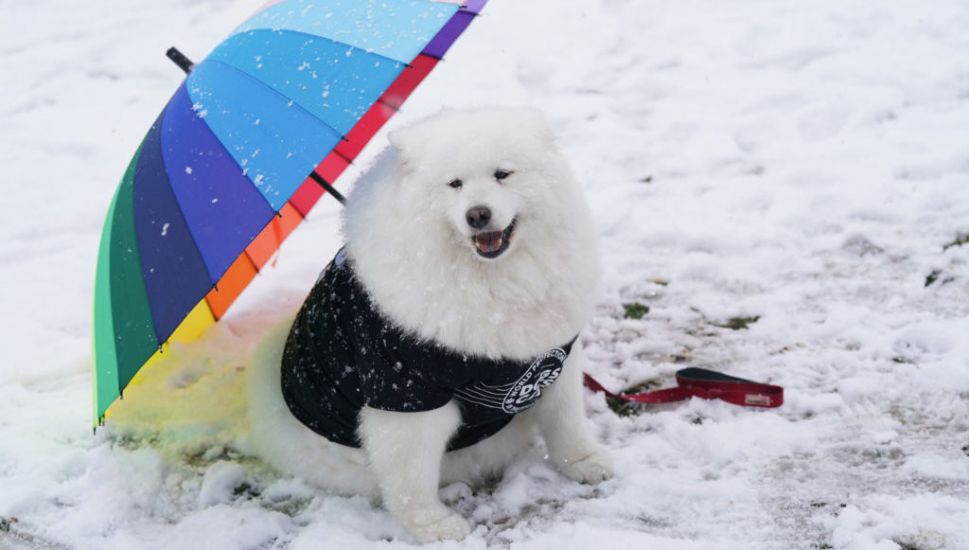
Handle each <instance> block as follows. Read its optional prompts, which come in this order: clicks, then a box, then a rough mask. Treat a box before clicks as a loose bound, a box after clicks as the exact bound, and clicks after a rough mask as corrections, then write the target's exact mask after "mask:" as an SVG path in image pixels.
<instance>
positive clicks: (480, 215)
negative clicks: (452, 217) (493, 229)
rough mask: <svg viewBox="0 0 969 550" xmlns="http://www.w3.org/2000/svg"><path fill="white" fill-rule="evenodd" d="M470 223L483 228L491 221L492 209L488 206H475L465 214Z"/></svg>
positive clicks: (476, 227)
mask: <svg viewBox="0 0 969 550" xmlns="http://www.w3.org/2000/svg"><path fill="white" fill-rule="evenodd" d="M464 216H465V218H466V219H467V220H468V225H470V226H471V227H473V228H475V229H482V228H483V227H484V226H486V225H488V222H490V221H491V209H490V208H488V207H487V206H474V207H472V208H470V209H468V213H467V214H465V215H464Z"/></svg>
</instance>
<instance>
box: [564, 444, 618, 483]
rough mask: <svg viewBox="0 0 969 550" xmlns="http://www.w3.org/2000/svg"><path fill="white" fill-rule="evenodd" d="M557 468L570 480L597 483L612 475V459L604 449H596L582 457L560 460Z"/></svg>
mask: <svg viewBox="0 0 969 550" xmlns="http://www.w3.org/2000/svg"><path fill="white" fill-rule="evenodd" d="M559 470H560V471H561V472H562V473H563V474H565V476H566V477H568V478H569V479H571V480H572V481H578V482H579V483H599V482H600V481H605V480H607V479H609V478H611V477H612V459H611V458H610V457H609V454H608V453H607V452H606V451H605V449H597V450H596V451H595V452H593V453H592V454H590V455H588V456H586V457H584V458H580V459H578V460H564V461H562V463H561V464H560V465H559Z"/></svg>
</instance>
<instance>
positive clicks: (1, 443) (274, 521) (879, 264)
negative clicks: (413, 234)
mask: <svg viewBox="0 0 969 550" xmlns="http://www.w3.org/2000/svg"><path fill="white" fill-rule="evenodd" d="M259 4H261V1H260V0H208V1H205V2H202V1H192V0H166V1H161V2H159V1H155V2H151V1H148V0H99V1H98V2H78V1H76V0H43V1H35V2H18V1H15V0H0V75H2V76H0V167H2V170H0V174H2V176H3V182H2V184H0V185H2V189H3V204H4V206H5V208H4V212H3V219H2V221H0V224H3V225H2V229H3V230H2V233H0V234H2V237H0V265H2V268H0V311H2V315H0V323H2V324H0V334H2V343H3V350H4V360H3V361H2V363H0V517H2V518H3V519H0V548H4V549H6V548H14V549H20V548H92V549H93V548H96V549H107V548H119V549H122V548H123V549H128V548H159V549H161V548H206V549H210V548H226V549H236V548H292V549H303V548H313V549H316V548H334V549H348V548H366V547H371V546H373V547H380V548H402V547H406V546H408V545H409V544H410V543H409V542H408V539H407V538H406V536H405V534H404V532H403V531H402V529H401V528H400V527H398V526H397V525H396V524H394V523H393V522H392V521H391V520H390V517H389V515H388V514H387V513H386V512H384V511H382V510H381V509H380V508H378V507H375V506H373V505H372V504H371V503H370V502H368V501H366V500H363V499H359V498H342V497H335V496H331V495H326V494H322V493H320V492H318V491H316V490H314V489H312V488H310V487H308V486H306V485H305V484H303V483H301V482H300V481H298V480H294V479H287V478H285V477H281V476H279V475H278V474H276V473H274V472H273V471H271V470H270V469H269V468H267V467H266V466H264V465H262V464H260V463H259V462H258V461H256V460H254V459H252V458H251V457H249V456H247V449H246V447H245V443H244V440H245V428H244V425H243V423H242V421H241V415H242V412H241V411H242V406H243V405H242V402H241V400H240V398H239V392H240V382H241V368H242V365H243V364H244V357H245V352H246V350H247V347H248V346H249V345H250V344H251V343H252V342H253V341H254V340H255V339H256V338H258V335H259V333H260V331H261V330H262V329H263V328H264V327H265V326H266V324H267V323H268V322H270V321H271V320H272V319H273V318H274V317H275V316H278V315H279V314H280V312H281V311H284V310H286V309H287V308H292V307H295V306H296V304H298V303H299V302H300V301H301V298H302V296H303V294H304V293H305V292H306V291H307V289H308V288H309V286H310V284H311V283H312V281H313V280H314V278H315V276H316V274H317V272H318V271H319V269H320V268H321V267H322V266H323V265H324V263H325V262H326V261H327V260H328V259H329V258H330V257H331V255H332V253H333V252H334V251H335V250H336V248H337V247H338V246H339V243H340V240H339V236H338V232H337V219H336V216H337V213H338V209H337V207H336V206H335V205H334V204H330V203H327V202H324V203H323V204H321V205H320V207H318V209H317V210H316V211H315V212H314V214H313V215H312V216H311V218H310V219H309V220H308V223H307V224H305V225H304V226H303V227H302V228H301V229H300V230H299V231H298V232H297V234H296V236H295V237H294V238H293V239H292V240H291V241H290V242H289V243H287V245H286V246H284V248H283V250H282V251H281V254H280V256H279V258H278V262H277V264H276V267H275V268H273V269H270V270H268V271H267V272H266V273H265V274H264V275H263V276H261V277H259V279H258V280H257V281H256V283H255V284H254V285H253V286H252V288H251V289H250V291H249V292H248V293H247V294H246V296H245V297H244V298H243V300H242V301H241V302H240V303H239V304H238V305H237V306H236V307H235V309H234V310H233V313H232V314H231V315H230V317H229V318H228V319H227V320H226V321H225V322H223V323H221V324H220V325H218V326H217V328H216V329H214V330H213V331H212V332H211V334H210V336H209V337H208V338H207V339H205V340H203V341H201V342H199V343H197V344H194V345H192V346H187V347H182V348H178V349H176V350H174V353H173V354H172V356H171V357H170V358H169V361H168V362H167V363H165V364H162V365H160V367H159V369H158V370H157V372H155V373H152V376H150V377H149V380H147V381H146V382H145V384H144V385H142V386H141V387H139V388H134V389H132V390H131V391H130V392H129V394H128V395H130V397H128V398H127V399H126V400H125V401H124V403H123V404H122V405H121V407H119V409H118V410H117V411H116V414H115V416H114V421H113V422H112V425H111V426H110V427H109V429H107V430H101V431H99V432H98V434H97V435H96V436H92V434H91V427H90V415H91V413H90V409H91V404H90V399H91V389H90V375H89V369H90V361H91V359H90V351H89V348H90V319H91V313H90V311H91V295H92V285H93V279H94V267H95V259H96V253H97V243H98V237H99V232H100V229H101V224H102V221H103V216H104V213H105V211H106V209H107V206H108V203H109V200H110V197H111V195H112V193H113V191H114V188H115V186H116V184H117V182H118V180H119V178H120V176H121V174H122V172H123V170H124V168H125V166H126V164H127V161H128V159H129V158H130V156H131V154H132V153H133V152H134V148H135V146H136V145H137V143H138V142H139V140H140V139H141V137H142V136H143V134H144V132H145V131H146V129H147V128H148V126H149V124H150V123H151V121H152V120H153V119H154V117H155V116H156V114H157V113H158V111H159V110H160V108H161V107H162V106H163V104H164V103H165V101H167V99H168V97H169V95H170V94H171V93H172V91H173V90H174V88H175V87H176V85H177V84H178V83H179V81H180V78H181V75H180V74H179V71H178V70H177V69H176V68H175V67H174V66H173V65H171V64H170V63H169V62H168V61H167V60H165V59H164V58H163V57H162V52H163V51H164V50H165V48H167V47H168V46H170V45H172V44H177V45H178V46H179V47H180V48H181V49H182V50H183V51H185V52H187V53H189V54H190V55H192V56H194V57H196V58H198V57H202V56H203V55H204V54H205V53H206V52H207V51H208V50H209V49H210V48H211V47H212V46H213V45H214V44H215V43H216V42H217V41H218V40H219V39H221V37H222V36H224V35H225V33H227V32H228V31H229V30H230V29H231V28H232V27H233V26H234V25H235V24H236V23H237V22H239V21H240V20H242V19H243V18H244V17H246V15H247V14H248V13H249V12H251V11H252V10H254V9H255V8H256V7H257V6H258V5H259ZM967 29H969V4H967V3H966V2H961V1H957V0H949V1H946V0H937V1H934V2H925V1H923V0H893V1H885V2H871V1H867V0H824V1H822V0H817V1H813V2H795V1H775V0H763V1H754V0H750V1H743V2H740V1H738V2H716V1H713V0H705V1H700V0H684V1H680V2H663V1H658V0H584V1H583V2H564V1H562V0H529V1H518V0H492V3H491V5H489V6H488V7H487V8H486V10H485V15H484V17H482V18H481V19H480V20H479V21H478V22H477V23H476V24H475V25H474V26H472V27H471V29H470V31H469V33H468V34H467V35H466V36H465V37H463V38H462V40H461V41H460V42H459V43H458V45H457V47H456V48H455V50H453V51H452V52H451V54H450V55H449V58H448V60H447V62H446V63H444V64H443V65H442V66H441V67H439V68H438V70H437V71H436V72H435V73H434V74H433V75H432V76H431V77H430V79H429V80H428V81H427V82H425V84H424V85H423V86H422V87H421V88H420V89H419V90H418V92H417V94H416V95H415V96H414V97H413V98H412V99H411V101H410V102H409V103H408V104H407V105H406V109H405V112H404V113H403V114H402V115H401V116H400V117H399V118H396V119H395V120H394V121H393V122H392V125H391V126H396V125H400V124H402V123H404V122H406V121H408V120H413V119H415V118H417V117H419V116H421V115H423V114H426V113H429V112H432V111H434V110H436V109H437V108H439V107H440V106H441V105H479V104H490V103H502V104H504V103H533V104H539V105H541V106H542V107H543V108H544V109H545V110H546V112H547V113H548V114H549V115H550V118H551V119H552V121H553V123H554V125H555V127H556V129H557V131H558V133H559V135H560V136H561V143H562V145H563V147H564V148H565V149H566V150H567V152H568V153H569V155H570V157H571V158H572V159H573V161H574V163H575V167H576V169H577V171H578V172H579V174H580V175H581V176H582V178H583V179H584V181H585V182H586V184H587V187H588V192H589V196H590V200H591V202H592V205H593V207H594V210H595V213H596V216H597V221H598V223H599V230H600V235H601V242H602V249H603V255H604V258H603V259H604V263H605V280H604V285H603V292H602V298H601V302H600V303H601V305H600V307H599V310H598V315H597V317H596V318H595V319H594V321H593V322H592V323H591V325H590V326H589V328H588V330H587V331H586V332H585V334H584V335H583V339H584V341H585V342H586V344H587V346H588V348H589V350H590V353H591V356H592V359H593V365H592V369H593V370H594V373H595V374H596V375H597V376H598V377H599V378H600V379H601V380H602V381H603V382H604V383H605V384H606V385H608V386H610V387H612V388H617V389H618V388H621V387H629V386H633V385H638V384H641V383H644V382H650V383H654V384H657V385H669V384H671V383H672V379H673V373H674V372H675V371H676V370H677V369H678V368H682V367H684V366H708V367H713V368H717V369H720V370H724V371H727V372H730V373H733V374H736V375H739V376H744V377H748V378H753V379H757V380H763V381H770V382H773V383H777V384H781V385H783V386H785V388H786V390H787V394H786V396H787V403H786V404H785V405H784V407H782V408H780V409H776V410H771V411H758V410H752V409H742V408H738V407H733V406H731V405H727V404H725V403H722V402H704V401H698V400H694V401H691V402H687V403H683V404H679V405H673V406H665V407H654V408H650V409H647V410H644V411H633V413H634V414H628V415H622V416H620V415H617V414H615V413H613V412H612V411H611V410H610V409H609V408H608V407H607V406H606V403H605V401H604V399H603V397H602V396H596V395H591V394H590V395H589V396H588V398H587V402H588V408H589V410H590V413H591V414H592V416H593V418H594V420H595V423H596V425H597V427H598V429H599V431H600V432H601V434H602V437H603V438H604V439H605V441H606V442H607V443H608V446H609V447H610V448H611V449H612V450H613V452H614V454H615V457H616V460H617V462H618V475H617V476H616V478H615V479H614V480H611V481H609V482H607V483H604V484H602V485H600V486H597V487H587V486H582V485H578V484H574V483H571V482H569V481H567V480H566V479H565V478H563V477H561V476H559V475H558V474H556V473H554V471H552V470H551V469H550V468H549V467H547V466H546V465H544V464H543V463H542V462H541V451H540V450H539V449H535V450H533V452H532V454H531V455H530V456H528V457H526V458H525V459H523V460H522V461H521V462H520V464H518V465H517V467H515V468H514V469H512V471H510V472H508V473H507V475H506V476H505V477H504V479H502V480H501V481H500V482H498V483H496V484H495V485H494V486H493V487H490V488H486V489H484V490H478V491H476V492H472V491H470V490H469V489H468V488H467V487H465V486H462V485H454V486H450V487H446V488H444V489H443V495H444V496H445V498H446V499H447V501H448V502H449V503H451V504H452V505H453V506H455V507H456V508H458V509H459V510H461V511H462V513H464V514H466V515H467V516H469V517H470V518H472V519H473V521H474V522H475V523H476V524H477V528H476V529H475V531H474V533H473V534H472V535H471V537H470V538H469V539H468V541H466V542H465V543H464V544H463V545H459V544H456V543H451V544H442V545H440V546H441V547H449V548H457V547H459V546H460V547H468V548H486V547H488V548H490V547H495V548H502V547H511V548H515V549H526V548H527V549H537V548H556V549H559V548H591V547H603V548H605V547H609V548H658V549H666V548H671V549H673V548H686V549H696V548H715V549H721V548H726V549H731V548H767V549H775V548H776V549H787V548H798V549H800V548H804V549H821V548H850V549H856V548H857V549H861V548H879V549H890V548H908V549H914V548H918V549H920V550H924V549H934V548H946V549H960V548H962V549H964V548H969V265H967V262H969V244H966V245H965V246H960V245H958V244H955V243H957V242H960V241H959V240H958V239H959V237H960V236H965V235H967V234H969V33H967V32H966V30H967ZM509 131H513V129H510V130H509ZM384 142H385V138H384V137H383V135H380V136H378V137H377V138H376V144H375V145H373V146H371V148H369V149H368V150H367V153H366V156H367V157H368V158H369V156H371V155H372V154H373V153H374V152H375V150H376V149H377V148H379V146H380V144H382V143H384ZM363 164H366V161H364V162H363ZM351 180H352V174H351V175H348V177H347V179H345V180H344V181H343V182H341V184H342V185H344V186H346V185H348V182H349V181H351ZM947 245H951V246H947ZM632 303H639V304H642V305H644V306H648V308H649V311H648V313H646V315H644V316H643V317H642V319H640V320H633V319H624V307H623V306H624V304H632ZM640 310H642V308H640ZM740 318H748V321H750V320H753V319H754V318H756V321H753V322H750V323H749V325H748V327H747V328H746V329H738V330H732V329H729V328H724V327H722V326H720V325H727V324H730V321H731V320H732V319H733V320H734V325H735V326H736V325H737V324H738V323H739V324H743V323H742V322H740V321H738V319H740ZM126 397H127V396H126ZM627 412H628V411H627Z"/></svg>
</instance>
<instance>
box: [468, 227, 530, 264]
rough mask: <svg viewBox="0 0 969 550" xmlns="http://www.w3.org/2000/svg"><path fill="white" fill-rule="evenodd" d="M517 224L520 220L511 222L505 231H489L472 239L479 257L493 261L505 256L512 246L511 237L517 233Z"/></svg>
mask: <svg viewBox="0 0 969 550" xmlns="http://www.w3.org/2000/svg"><path fill="white" fill-rule="evenodd" d="M517 222H518V218H515V219H513V220H511V223H510V224H508V227H506V228H505V230H504V231H489V232H487V233H478V234H477V235H474V236H473V237H471V242H472V243H474V249H475V250H476V251H477V252H478V255H479V256H481V257H482V258H488V259H489V260H491V259H494V258H497V257H498V256H501V255H502V254H504V253H505V251H506V250H508V246H509V245H511V237H512V235H513V234H514V233H515V224H516V223H517Z"/></svg>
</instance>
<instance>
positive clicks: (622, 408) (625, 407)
mask: <svg viewBox="0 0 969 550" xmlns="http://www.w3.org/2000/svg"><path fill="white" fill-rule="evenodd" d="M659 386H660V383H659V381H657V380H647V381H645V382H642V383H640V384H636V385H635V386H631V387H629V388H626V389H624V390H622V392H620V393H627V394H634V393H642V392H645V391H649V390H651V389H654V388H658V387H659ZM606 404H607V405H609V408H610V409H612V412H614V413H616V415H617V416H633V415H636V414H640V413H641V412H643V411H644V410H645V409H646V405H645V404H643V403H636V402H634V401H623V400H622V399H616V398H613V397H606Z"/></svg>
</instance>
